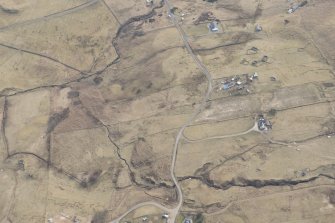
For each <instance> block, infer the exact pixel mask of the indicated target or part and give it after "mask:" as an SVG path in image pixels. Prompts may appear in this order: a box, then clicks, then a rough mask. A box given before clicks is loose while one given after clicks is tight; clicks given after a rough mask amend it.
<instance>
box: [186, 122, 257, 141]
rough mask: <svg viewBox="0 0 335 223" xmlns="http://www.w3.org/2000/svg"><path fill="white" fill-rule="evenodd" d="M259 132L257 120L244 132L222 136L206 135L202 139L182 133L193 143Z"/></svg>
mask: <svg viewBox="0 0 335 223" xmlns="http://www.w3.org/2000/svg"><path fill="white" fill-rule="evenodd" d="M252 131H255V132H260V131H259V129H258V125H257V122H256V123H255V124H254V126H253V127H252V128H250V129H248V130H246V131H244V132H240V133H235V134H231V135H222V136H212V137H208V138H203V139H190V138H188V137H187V136H185V134H183V136H184V138H185V139H186V141H187V142H189V143H193V142H202V141H208V140H213V139H225V138H231V137H237V136H242V135H246V134H248V133H249V132H252Z"/></svg>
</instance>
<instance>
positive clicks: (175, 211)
mask: <svg viewBox="0 0 335 223" xmlns="http://www.w3.org/2000/svg"><path fill="white" fill-rule="evenodd" d="M164 3H165V5H166V6H167V9H168V11H169V12H170V10H171V9H172V7H171V4H170V2H169V0H164ZM170 15H171V20H172V22H173V24H174V26H175V27H176V28H177V30H178V32H179V34H180V37H181V38H182V40H183V42H184V45H185V47H186V49H187V51H188V53H189V54H190V55H191V56H192V59H193V61H194V62H195V63H196V64H197V66H198V68H199V69H200V70H201V71H202V73H203V74H204V75H205V76H206V78H207V81H208V85H207V91H206V92H205V95H204V97H203V99H202V101H201V104H200V106H199V107H198V108H197V109H196V111H195V112H194V113H193V114H192V116H191V117H190V118H189V119H188V121H187V122H186V123H185V124H184V125H183V126H181V128H180V130H179V131H178V134H177V136H176V140H175V143H174V148H173V154H172V162H171V169H170V174H171V178H172V180H173V182H174V184H175V185H176V189H177V193H178V204H177V206H176V207H175V208H173V209H169V208H166V207H164V206H162V205H161V204H158V203H156V202H144V203H140V204H137V205H135V206H133V207H132V208H130V209H129V210H128V211H127V212H126V213H124V214H123V215H122V216H120V217H119V218H117V219H115V220H113V221H112V222H111V223H118V222H119V221H120V220H121V219H122V218H124V217H125V216H126V215H127V214H129V213H130V212H132V211H134V210H136V209H138V208H140V207H144V206H149V205H152V206H155V207H158V208H160V209H162V210H164V211H166V212H167V213H169V219H168V221H167V222H168V223H173V222H175V220H176V217H177V215H178V213H179V210H180V208H181V206H182V204H183V192H182V190H181V187H180V185H179V183H178V180H177V178H176V176H175V171H174V170H175V165H176V160H177V152H178V145H179V141H180V139H181V138H182V137H183V132H184V130H185V128H186V127H187V126H189V125H190V124H191V123H192V122H193V121H194V119H195V118H196V117H197V115H198V114H199V113H200V112H201V111H203V109H204V108H205V107H206V104H207V101H208V99H209V96H210V93H211V91H212V82H213V80H212V76H211V74H210V72H209V71H208V70H207V68H206V67H205V65H204V64H203V63H202V62H201V61H200V60H199V58H198V57H197V56H196V55H195V54H194V52H193V50H192V48H191V45H190V43H189V41H188V38H187V35H186V33H185V32H184V30H183V29H182V28H181V26H180V25H179V23H178V20H177V18H176V17H175V16H174V15H173V14H170Z"/></svg>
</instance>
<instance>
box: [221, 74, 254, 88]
mask: <svg viewBox="0 0 335 223" xmlns="http://www.w3.org/2000/svg"><path fill="white" fill-rule="evenodd" d="M242 77H244V78H242ZM242 77H240V76H239V75H236V76H234V77H233V78H229V79H227V80H224V81H221V86H220V90H224V91H226V90H242V89H244V88H245V86H246V85H247V84H249V83H250V82H252V81H253V80H255V79H258V73H257V72H255V73H253V74H252V75H249V74H243V75H242Z"/></svg>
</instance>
